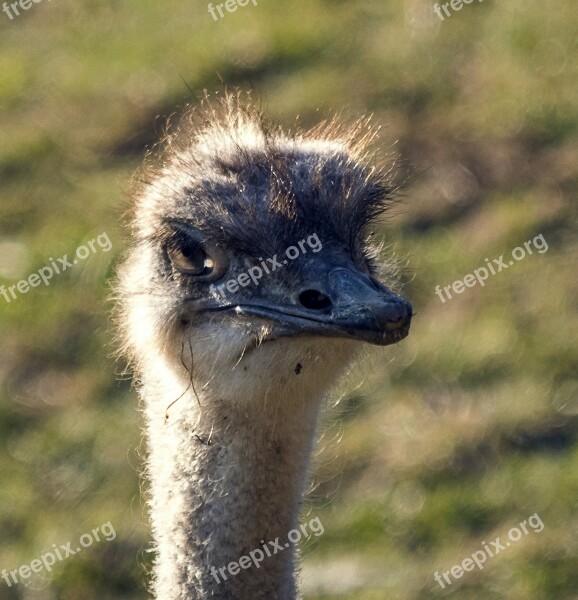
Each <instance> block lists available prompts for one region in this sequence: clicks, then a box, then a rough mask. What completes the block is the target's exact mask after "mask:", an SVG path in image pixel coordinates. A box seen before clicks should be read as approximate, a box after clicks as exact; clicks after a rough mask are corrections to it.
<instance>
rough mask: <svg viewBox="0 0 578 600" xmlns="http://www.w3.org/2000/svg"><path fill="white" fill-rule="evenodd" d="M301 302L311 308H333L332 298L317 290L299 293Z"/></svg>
mask: <svg viewBox="0 0 578 600" xmlns="http://www.w3.org/2000/svg"><path fill="white" fill-rule="evenodd" d="M299 302H301V304H302V305H303V306H304V307H305V308H308V309H309V310H326V309H328V308H331V300H330V299H329V297H328V296H326V295H325V294H322V293H321V292H318V291H317V290H305V291H304V292H301V294H299Z"/></svg>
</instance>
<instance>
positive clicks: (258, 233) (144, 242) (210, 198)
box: [121, 96, 412, 400]
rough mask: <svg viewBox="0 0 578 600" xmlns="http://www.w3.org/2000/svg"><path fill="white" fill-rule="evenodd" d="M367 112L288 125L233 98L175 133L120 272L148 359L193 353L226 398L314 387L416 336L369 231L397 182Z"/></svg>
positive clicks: (136, 344) (133, 338)
mask: <svg viewBox="0 0 578 600" xmlns="http://www.w3.org/2000/svg"><path fill="white" fill-rule="evenodd" d="M206 103H207V101H206ZM363 125H364V123H358V124H357V125H355V126H353V127H351V128H349V129H347V128H343V127H341V126H339V125H338V124H337V123H335V122H333V123H330V124H328V125H325V126H321V127H318V128H316V129H314V130H312V131H309V132H302V133H297V134H294V135H287V134H284V133H283V132H282V131H281V130H280V129H279V128H277V127H272V126H270V125H267V124H265V123H264V122H263V119H262V117H261V116H260V115H259V114H258V112H257V111H256V110H254V109H253V108H252V107H250V106H247V103H243V102H241V101H240V99H239V97H238V96H236V97H234V96H227V97H225V99H224V100H222V101H221V102H220V103H218V104H217V105H211V104H209V103H207V106H205V111H204V112H203V114H201V115H198V114H195V113H193V114H192V115H190V116H189V121H188V123H187V124H186V125H184V126H182V125H181V127H180V128H179V130H178V131H177V132H175V133H174V134H172V135H170V136H169V137H168V139H167V144H166V148H167V151H166V152H165V155H164V156H163V159H162V160H161V161H160V166H157V167H156V168H155V169H153V171H152V172H150V173H149V174H148V177H147V183H146V185H145V187H144V189H143V190H142V192H141V193H140V195H139V196H138V197H137V200H136V206H135V212H134V222H133V228H134V237H135V240H136V244H135V245H134V247H133V250H132V252H131V254H130V257H129V260H128V261H127V262H126V264H125V266H124V274H123V276H122V277H121V281H122V284H123V288H124V289H123V292H125V293H124V296H125V297H126V298H127V302H126V307H127V308H129V310H128V315H127V317H128V318H127V319H124V320H123V321H124V322H125V328H126V333H127V336H125V338H127V339H128V346H129V348H131V349H132V351H133V353H134V354H135V355H136V357H137V358H138V359H139V361H141V362H142V360H143V359H144V358H145V357H147V356H148V357H149V358H150V360H151V361H154V362H158V360H160V359H165V360H166V361H169V362H172V363H173V364H177V363H178V364H180V363H183V364H185V365H187V364H190V365H191V366H192V368H193V370H194V383H198V384H200V386H204V387H205V388H206V389H207V390H208V391H209V393H214V394H215V395H216V396H217V397H219V398H220V400H223V399H227V398H230V399H233V398H234V399H239V398H240V397H251V395H254V391H255V387H256V386H259V385H263V386H266V387H267V388H269V389H270V390H272V391H273V390H275V388H276V387H278V386H286V385H295V386H296V389H295V390H294V391H295V393H299V394H302V395H303V394H305V395H308V394H309V393H311V388H312V387H313V388H317V387H322V386H324V385H326V384H327V382H328V380H329V379H331V378H332V377H333V376H334V375H335V372H336V371H338V370H340V369H341V368H342V367H343V365H344V363H345V362H346V361H347V360H348V359H349V358H350V357H351V356H352V354H353V352H354V351H355V349H356V348H357V347H359V346H360V345H361V344H360V342H369V343H371V344H378V345H387V344H391V343H394V342H398V341H399V340H401V339H403V338H404V337H405V336H406V335H407V334H408V331H409V326H410V320H411V316H412V309H411V306H410V304H409V303H408V302H407V301H406V300H404V299H403V298H401V297H400V296H398V295H396V294H394V293H393V292H392V291H391V290H390V289H388V287H386V286H385V285H384V284H383V283H382V282H381V281H380V274H381V275H382V276H383V275H384V273H383V271H382V272H379V269H380V266H379V265H378V264H376V256H375V254H376V253H375V249H374V248H373V246H372V245H371V243H370V242H369V240H368V226H369V225H370V224H371V223H372V222H373V221H374V219H375V218H376V217H377V216H378V215H380V214H381V213H382V212H383V211H384V210H385V209H386V208H387V207H388V206H389V204H390V201H391V194H392V182H391V181H390V179H391V178H390V171H389V170H380V169H376V168H374V167H370V166H369V165H368V164H367V158H368V153H367V144H368V142H369V141H370V138H371V137H372V133H371V132H368V131H364V130H363ZM387 275H388V274H387V273H385V276H386V277H387ZM127 324H128V327H126V325H127ZM183 373H184V372H183ZM224 374H226V376H223V375H224ZM189 375H190V373H189V374H187V375H186V377H188V376H189ZM244 392H247V393H246V394H245V393H244Z"/></svg>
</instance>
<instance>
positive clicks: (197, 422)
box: [143, 384, 321, 600]
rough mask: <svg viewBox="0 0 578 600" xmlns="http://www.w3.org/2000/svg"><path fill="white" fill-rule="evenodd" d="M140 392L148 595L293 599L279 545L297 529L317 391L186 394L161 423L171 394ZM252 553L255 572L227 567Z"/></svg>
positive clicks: (290, 556) (287, 555) (288, 563)
mask: <svg viewBox="0 0 578 600" xmlns="http://www.w3.org/2000/svg"><path fill="white" fill-rule="evenodd" d="M165 385H166V384H165ZM143 392H144V397H145V403H146V413H147V429H148V441H149V448H150V451H149V452H150V458H149V476H150V480H151V499H150V505H151V513H152V521H153V523H152V524H153V536H154V542H155V546H156V550H157V559H156V567H155V569H156V571H155V583H154V588H155V593H156V598H158V599H159V600H173V599H174V600H177V599H179V600H189V599H201V598H213V599H216V600H218V599H223V600H224V599H228V600H231V599H236V600H260V599H264V600H265V599H266V600H275V599H279V600H292V599H294V598H296V597H297V592H296V587H295V581H294V562H295V546H294V545H293V544H288V547H285V544H286V543H288V537H287V536H288V533H289V532H290V531H291V530H292V529H295V528H296V527H297V526H298V516H299V509H300V503H301V502H300V501H301V498H302V494H303V491H304V486H305V482H306V475H307V469H308V464H309V459H310V454H311V449H312V445H313V441H314V438H315V432H316V423H317V416H318V411H319V405H320V397H321V394H318V395H316V396H315V397H311V398H304V397H296V394H295V389H292V390H291V391H290V392H289V391H288V390H285V392H284V391H283V390H281V391H279V392H277V393H274V392H273V391H272V390H268V392H269V393H268V394H267V393H266V392H263V393H259V392H256V393H255V394H253V397H252V398H238V399H237V400H235V401H230V400H222V399H221V398H219V397H215V396H213V397H209V395H207V396H204V395H203V394H202V393H201V394H199V398H198V399H197V397H196V396H195V395H194V394H193V393H192V392H191V391H189V392H187V393H186V394H185V395H184V396H183V397H181V398H180V399H179V400H178V401H177V402H176V403H175V404H174V405H173V406H172V407H171V408H170V411H169V418H168V420H165V410H166V408H167V406H168V405H169V404H170V403H171V402H172V401H173V400H174V399H175V397H178V393H177V394H175V388H173V389H172V390H169V389H166V388H165V389H162V388H161V387H160V384H158V385H148V384H145V386H144V387H143ZM201 406H202V410H201V409H200V407H201ZM275 541H277V542H278V543H279V544H281V545H282V546H283V550H282V551H281V550H279V547H278V546H275V545H274V544H272V543H271V542H275ZM264 545H265V546H267V548H268V549H269V550H270V554H271V556H267V555H266V554H265V552H264V550H265V548H264ZM259 549H260V550H261V552H262V553H263V554H265V557H264V559H263V560H262V561H261V562H260V564H259V566H258V567H257V566H256V565H255V563H254V562H251V564H250V565H248V566H247V564H248V560H249V559H244V560H242V562H241V567H245V568H239V567H236V566H235V565H233V566H232V568H230V565H231V563H237V564H238V563H239V562H240V560H241V559H242V557H251V552H253V555H254V556H255V557H256V560H257V559H258V558H259V556H260V553H258V552H257V553H255V552H254V551H255V550H259ZM237 571H238V572H237ZM234 572H236V573H234ZM232 573H234V574H232Z"/></svg>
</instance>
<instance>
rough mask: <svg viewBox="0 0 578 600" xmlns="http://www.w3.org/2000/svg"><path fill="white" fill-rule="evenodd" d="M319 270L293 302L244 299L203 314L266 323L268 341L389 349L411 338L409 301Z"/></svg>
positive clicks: (346, 273)
mask: <svg viewBox="0 0 578 600" xmlns="http://www.w3.org/2000/svg"><path fill="white" fill-rule="evenodd" d="M319 271H320V269H318V270H317V276H315V275H316V273H311V276H310V277H308V278H307V279H308V280H309V281H310V282H311V281H314V282H315V283H311V284H310V285H305V286H304V287H302V288H301V291H300V292H299V293H297V294H296V295H295V297H294V298H291V297H289V298H284V299H283V301H279V300H277V298H275V299H274V300H273V299H268V298H259V299H257V298H256V299H254V300H253V299H250V300H249V299H244V300H242V301H241V302H239V303H230V304H227V305H225V306H223V305H213V306H205V307H204V310H208V311H210V312H214V311H226V312H234V313H235V314H236V315H237V316H239V317H241V318H243V317H251V318H258V319H263V320H264V321H267V322H269V323H270V324H271V325H272V331H271V334H270V335H269V336H267V339H276V338H281V337H297V336H318V337H339V338H346V339H353V340H360V341H364V342H368V343H370V344H377V345H380V346H387V345H388V344H394V343H396V342H399V341H400V340H402V339H403V338H405V337H406V336H407V335H408V333H409V327H410V323H411V318H412V316H413V310H412V307H411V304H410V303H409V302H408V301H407V300H405V299H404V298H402V297H401V296H398V295H396V294H394V293H393V292H391V291H390V290H389V289H388V288H386V287H385V286H384V285H382V284H380V283H379V282H377V281H375V280H374V279H371V278H369V277H368V276H367V275H365V274H363V273H360V272H359V271H357V270H356V269H352V268H343V267H338V268H335V269H333V270H327V268H325V269H324V270H323V272H321V273H319ZM320 282H321V283H320ZM287 300H289V302H288V301H287ZM291 300H292V301H291Z"/></svg>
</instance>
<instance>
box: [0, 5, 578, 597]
mask: <svg viewBox="0 0 578 600" xmlns="http://www.w3.org/2000/svg"><path fill="white" fill-rule="evenodd" d="M432 5H433V2H430V0H406V1H401V0H390V1H387V2H384V1H383V0H365V1H363V2H361V1H358V0H349V1H348V2H345V1H343V0H341V1H340V0H333V1H329V0H293V1H292V2H290V3H273V2H271V1H267V0H260V1H259V4H258V6H257V7H253V6H252V4H250V5H249V6H248V7H246V8H242V9H239V10H238V11H237V12H235V13H233V14H228V13H227V14H226V16H225V18H223V19H222V20H220V21H218V22H215V21H213V20H212V19H211V17H210V16H209V15H208V13H207V7H206V5H205V3H203V2H201V3H199V2H193V1H190V2H188V1H187V2H185V1H183V0H178V1H177V0H164V1H163V2H159V1H155V2H153V1H151V0H138V1H137V0H123V1H118V2H115V1H113V0H75V1H73V0H58V2H52V3H48V2H42V3H40V4H34V5H33V6H32V8H31V9H30V10H28V11H26V12H24V13H23V14H22V15H21V16H19V17H17V18H15V19H14V20H13V21H10V20H9V19H8V18H7V17H6V15H5V14H4V13H0V107H1V109H2V110H1V112H0V137H1V140H2V142H1V144H0V178H1V184H2V185H1V192H0V194H1V202H0V236H1V237H0V284H4V285H13V284H14V283H16V282H17V281H18V280H19V279H21V278H23V277H26V276H27V275H28V274H29V273H32V272H34V271H36V270H38V269H39V268H40V267H42V266H43V265H45V264H46V263H47V260H48V258H49V257H57V256H62V255H64V254H66V253H69V254H71V253H73V252H74V250H75V249H76V247H77V246H78V245H79V244H82V243H83V242H85V241H87V240H89V239H92V238H93V237H95V236H96V235H98V234H100V233H102V232H107V233H108V235H109V236H110V238H111V239H112V241H113V251H112V252H109V253H103V252H99V253H97V254H95V255H93V256H91V257H90V258H89V259H87V260H86V261H83V262H82V263H81V264H78V265H76V266H75V267H74V269H71V270H69V271H68V272H66V273H63V274H62V275H61V276H59V277H56V278H54V279H53V280H52V282H51V284H50V286H48V287H45V286H41V287H39V288H37V289H34V290H31V291H30V292H28V293H27V294H24V295H19V298H18V299H17V300H15V301H12V302H11V303H10V304H8V303H6V302H5V301H4V299H3V298H2V297H0V339H1V340H2V349H1V350H0V382H1V385H0V473H1V474H2V475H1V477H2V483H1V485H0V569H3V568H6V569H9V570H10V569H15V568H18V567H19V566H20V565H22V564H30V562H31V561H32V560H33V559H34V558H37V557H38V556H39V555H41V554H42V553H44V552H47V551H49V550H50V549H51V548H52V545H53V544H57V545H59V544H65V543H66V542H68V541H69V540H77V539H78V538H79V537H80V536H81V535H82V534H83V533H86V532H90V531H91V530H92V529H93V528H95V527H98V526H100V525H101V524H102V523H105V522H107V521H111V522H112V524H113V525H114V527H115V530H116V532H117V537H116V539H115V540H114V541H112V542H101V543H98V544H95V545H93V546H92V547H91V548H90V549H87V550H85V551H83V553H82V554H81V556H80V557H74V558H69V559H67V560H65V561H63V562H62V563H60V564H58V565H56V566H55V568H54V572H53V573H52V575H50V576H48V574H46V573H44V574H41V575H39V576H38V577H35V578H33V579H32V580H31V581H29V582H28V585H19V586H13V587H12V588H8V587H7V586H6V585H4V583H3V582H2V580H0V599H2V600H3V599H6V600H15V599H19V600H20V599H25V600H56V599H57V600H97V599H98V600H107V599H111V600H112V599H121V598H122V599H124V600H132V599H136V598H143V597H145V596H146V592H145V588H146V575H145V573H146V570H147V566H148V565H149V564H150V554H149V553H148V552H147V548H148V544H149V537H148V536H149V533H148V527H147V517H146V510H145V509H144V507H143V502H142V500H141V497H140V492H139V479H138V472H139V470H140V468H141V465H142V462H141V461H142V458H141V456H142V454H143V448H142V442H141V441H140V424H139V416H138V414H137V412H136V399H135V397H134V394H133V393H132V392H131V391H130V385H129V382H128V381H127V380H126V379H123V378H122V377H120V376H119V375H118V373H119V371H120V366H119V365H118V364H116V363H115V362H114V360H113V359H112V358H111V357H110V355H111V354H112V350H113V348H112V347H111V342H110V340H111V335H110V329H109V325H108V315H107V313H108V310H109V307H108V306H107V303H106V302H105V299H106V296H107V294H108V285H107V282H108V281H109V280H110V278H111V276H112V273H113V270H114V259H115V257H116V256H118V254H119V253H120V252H121V251H122V247H123V238H122V234H121V232H120V229H119V223H120V215H121V213H122V205H123V202H124V198H123V190H124V189H125V188H126V185H127V181H128V180H129V177H130V174H131V172H132V171H133V169H134V168H135V167H136V166H137V165H138V164H139V163H140V161H141V158H142V155H143V152H144V148H145V146H146V145H149V144H151V143H153V142H154V140H155V139H156V138H157V136H158V134H159V132H160V131H162V127H163V122H164V121H163V119H162V118H157V115H160V116H168V115H170V114H171V113H172V112H173V111H174V110H178V107H179V106H181V107H182V106H183V105H184V104H186V103H187V102H189V101H191V100H192V101H194V97H193V98H191V93H190V92H189V90H188V89H187V86H188V87H189V88H190V89H191V90H193V92H194V93H195V94H197V93H199V92H201V91H202V90H203V89H204V88H207V89H208V90H209V91H214V90H219V89H222V84H221V83H220V80H223V81H224V82H226V83H227V84H228V85H229V86H235V85H240V86H242V87H243V88H252V89H254V90H255V95H256V96H258V97H259V98H261V99H262V101H263V104H264V106H265V107H266V108H267V110H268V112H269V113H270V114H272V115H273V116H274V117H276V118H279V119H280V120H281V121H282V122H283V123H284V124H286V125H291V124H293V123H294V119H295V116H296V115H300V122H301V123H302V124H303V125H310V124H313V123H315V122H317V121H318V120H320V119H321V118H324V117H326V116H328V115H330V114H332V113H333V112H334V111H340V110H344V111H345V112H346V113H349V114H351V115H352V116H353V117H355V116H358V115H360V114H363V113H373V114H374V115H375V117H374V121H375V122H376V123H379V124H381V125H383V128H382V133H381V138H380V144H381V146H382V148H383V149H384V150H385V151H387V152H393V153H395V154H397V155H398V156H399V157H400V158H401V161H402V165H404V167H405V168H407V169H408V170H409V171H410V173H411V176H410V181H409V183H408V185H407V186H406V188H405V190H404V194H403V195H404V198H403V203H402V204H401V205H400V206H399V207H398V208H396V209H395V210H394V211H393V213H392V214H391V216H390V218H389V219H388V222H387V223H386V227H385V228H384V230H383V233H384V235H385V239H386V242H387V243H391V244H393V247H394V249H395V252H396V254H397V255H398V256H399V257H401V258H402V261H403V262H404V264H405V269H404V280H405V283H406V287H405V293H406V295H407V297H408V298H410V299H411V301H412V303H413V305H414V308H415V310H416V312H417V316H416V318H415V321H414V324H413V326H412V332H411V335H410V336H409V338H408V339H407V340H405V341H404V342H403V343H402V344H400V345H399V346H397V347H393V348H389V349H385V350H383V349H382V350H379V351H377V352H374V351H373V350H372V351H371V352H369V355H370V358H369V359H368V362H367V364H364V365H362V366H361V367H360V370H359V372H358V373H356V374H352V376H351V387H350V388H349V392H347V394H346V395H345V396H344V398H343V400H342V402H341V405H340V407H339V408H338V409H337V411H328V417H327V421H328V428H327V431H326V433H325V435H324V442H325V443H324V444H323V448H324V449H323V451H321V452H320V455H319V457H318V459H317V463H318V468H317V474H316V477H315V479H316V482H317V484H316V486H315V487H314V490H313V492H312V494H311V496H310V507H309V512H310V513H311V514H315V515H318V516H319V517H320V518H321V520H322V522H323V524H324V526H325V534H324V535H323V536H321V537H319V538H315V541H314V543H311V544H310V545H306V546H305V547H304V549H303V551H304V556H305V561H304V565H303V573H302V578H303V582H304V589H305V593H306V598H307V599H308V600H337V599H340V600H378V599H379V600H381V599H399V600H425V599H428V600H429V599H435V598H441V597H445V596H454V597H456V598H459V599H460V600H470V599H475V600H487V599H495V600H528V599H532V600H576V599H577V598H578V505H577V497H578V427H577V425H578V378H577V366H578V350H577V347H576V331H577V329H576V326H577V325H578V302H577V297H578V294H577V292H578V283H577V280H576V257H577V252H576V250H577V244H578V238H577V236H576V231H577V228H576V184H577V182H578V144H577V143H576V142H577V138H578V132H577V130H578V112H577V105H578V104H577V99H578V98H577V97H578V85H577V77H576V75H577V69H578V61H577V58H578V53H577V45H578V36H577V26H576V8H575V3H574V2H573V1H572V0H559V1H558V2H557V3H555V5H552V4H548V3H544V2H538V0H525V1H522V0H511V1H510V2H508V3H506V2H494V1H493V0H485V1H484V2H483V4H480V3H477V2H475V3H473V4H471V5H466V6H464V8H463V9H462V10H461V11H460V12H455V13H453V14H452V16H451V17H450V18H446V20H445V21H444V22H443V23H442V22H440V21H439V19H438V18H437V17H436V16H435V15H434V13H433V9H432ZM185 82H186V84H185ZM396 142H397V143H396ZM540 233H541V234H543V235H544V237H545V239H546V240H547V242H548V246H549V249H548V252H547V253H544V254H537V253H534V254H533V255H532V256H528V257H526V258H525V259H524V260H522V261H520V262H519V263H516V264H515V266H513V267H512V268H511V269H509V270H508V271H507V272H502V273H499V274H497V275H496V276H495V277H491V278H490V279H489V280H488V281H487V282H486V285H485V286H484V287H480V286H476V287H474V288H472V289H467V290H466V292H464V293H463V294H461V295H459V296H456V297H455V298H454V299H453V300H451V301H448V302H446V303H445V304H442V303H441V302H440V300H439V299H438V297H437V296H436V295H435V294H434V287H435V286H436V285H437V284H440V285H448V284H451V283H452V282H453V281H455V280H457V279H462V278H463V277H464V275H466V274H467V273H471V272H472V271H473V269H475V268H477V267H479V266H483V265H484V259H485V258H487V257H488V258H490V259H491V258H496V257H498V256H500V255H501V254H506V255H509V254H510V252H511V250H512V249H513V248H515V247H516V246H519V245H522V244H523V242H525V241H526V240H529V239H532V238H533V237H534V236H536V235H538V234H540ZM113 255H114V256H113ZM362 380H363V381H364V382H365V383H364V385H363V386H362V387H361V388H358V387H357V386H358V384H360V383H361V381H362ZM353 389H355V391H352V390H353ZM339 438H340V439H341V443H340V444H339V446H336V443H335V442H336V440H337V439H339ZM330 500H331V502H330ZM534 513H537V514H538V515H539V516H540V518H541V519H542V521H543V523H544V525H545V527H544V530H543V531H542V532H541V533H539V534H536V533H530V534H529V535H527V536H524V537H523V538H522V540H520V541H519V542H517V543H516V544H514V545H512V547H510V548H508V550H507V552H504V553H502V554H500V555H499V556H497V557H495V558H493V559H489V560H488V562H487V563H486V565H485V568H484V569H483V570H477V569H476V570H474V571H472V572H470V573H466V574H465V576H464V577H463V578H462V579H460V580H459V581H456V582H455V583H453V584H452V585H451V586H447V588H446V589H445V590H441V588H440V587H439V586H438V585H437V584H436V583H435V581H434V579H433V573H434V571H436V570H438V571H441V570H447V569H449V568H450V567H451V566H452V565H454V564H458V563H460V562H461V561H462V560H463V559H464V558H465V557H467V556H469V555H471V554H472V552H474V551H475V550H477V549H479V548H480V546H481V542H482V541H488V540H494V539H495V538H496V537H498V536H501V537H505V536H506V535H507V531H508V530H509V529H510V528H511V527H514V526H516V525H517V524H518V523H519V522H520V521H522V520H524V519H527V518H528V517H529V516H530V515H531V514H534Z"/></svg>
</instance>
